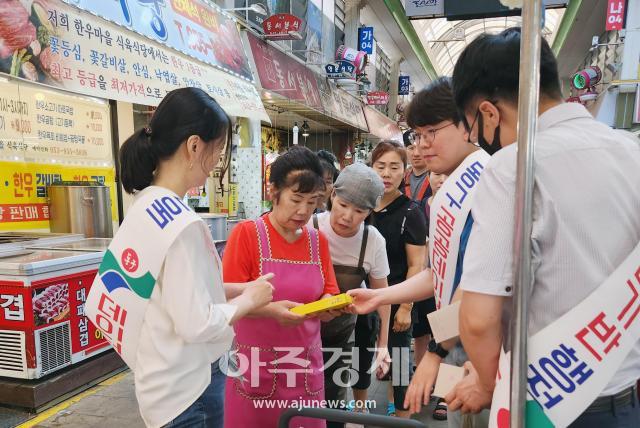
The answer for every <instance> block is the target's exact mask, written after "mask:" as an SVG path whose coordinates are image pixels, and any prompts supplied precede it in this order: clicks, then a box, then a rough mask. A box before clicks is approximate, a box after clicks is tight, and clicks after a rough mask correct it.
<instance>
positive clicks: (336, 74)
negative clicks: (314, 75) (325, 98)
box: [324, 61, 356, 79]
mask: <svg viewBox="0 0 640 428" xmlns="http://www.w3.org/2000/svg"><path fill="white" fill-rule="evenodd" d="M324 70H325V71H326V72H327V77H328V78H330V79H355V72H356V67H355V65H353V64H352V63H350V62H349V61H336V62H335V63H331V64H327V65H325V66H324Z"/></svg>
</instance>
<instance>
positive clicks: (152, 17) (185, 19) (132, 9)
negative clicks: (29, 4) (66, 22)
mask: <svg viewBox="0 0 640 428" xmlns="http://www.w3.org/2000/svg"><path fill="white" fill-rule="evenodd" d="M63 1H65V2H66V3H69V4H71V5H74V6H77V7H79V8H80V9H83V10H86V11H88V12H91V13H93V14H95V15H97V16H99V17H101V18H104V19H106V20H108V21H111V22H113V23H115V24H117V25H119V26H121V27H126V28H128V29H130V30H132V31H135V32H136V33H138V34H140V35H143V36H146V37H148V38H150V39H151V40H154V41H156V42H159V43H163V44H165V45H167V46H169V47H171V48H173V49H175V50H177V51H179V52H182V53H183V54H185V55H189V56H190V57H192V58H195V59H197V60H200V61H203V62H205V63H207V64H211V65H213V66H215V67H218V68H220V69H222V70H224V71H226V72H228V73H231V74H234V75H237V76H239V77H242V78H244V79H247V80H249V81H253V76H252V74H251V68H250V66H249V61H248V59H247V55H246V53H245V51H244V47H243V45H242V41H241V40H240V32H239V31H238V27H237V25H236V22H235V21H234V20H233V19H232V18H231V16H229V15H227V14H226V13H225V12H223V11H222V10H221V9H220V8H219V7H218V6H217V5H215V4H213V3H210V2H208V1H203V0H120V1H105V0H63ZM35 3H36V4H38V2H35ZM70 22H73V24H74V26H75V28H76V29H77V28H80V29H79V31H80V32H86V31H88V32H91V30H92V27H89V28H88V29H87V27H86V26H85V27H84V28H83V27H82V26H81V25H80V26H79V25H78V24H76V23H75V21H70Z"/></svg>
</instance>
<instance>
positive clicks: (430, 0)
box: [404, 0, 444, 18]
mask: <svg viewBox="0 0 640 428" xmlns="http://www.w3.org/2000/svg"><path fill="white" fill-rule="evenodd" d="M404 9H405V11H406V13H407V17H409V18H411V17H418V16H419V17H423V16H442V15H444V0H405V2H404Z"/></svg>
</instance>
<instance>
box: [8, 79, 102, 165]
mask: <svg viewBox="0 0 640 428" xmlns="http://www.w3.org/2000/svg"><path fill="white" fill-rule="evenodd" d="M2 159H4V160H11V161H26V162H43V163H50V162H51V161H57V162H60V163H65V164H76V165H94V166H95V165H100V166H112V165H113V156H112V150H111V137H110V116H109V104H107V102H105V101H102V100H97V99H90V98H86V97H81V96H74V95H70V94H65V93H62V92H59V91H53V90H50V89H47V88H46V87H42V86H37V85H30V84H27V83H18V82H17V81H8V80H6V79H5V80H0V160H2Z"/></svg>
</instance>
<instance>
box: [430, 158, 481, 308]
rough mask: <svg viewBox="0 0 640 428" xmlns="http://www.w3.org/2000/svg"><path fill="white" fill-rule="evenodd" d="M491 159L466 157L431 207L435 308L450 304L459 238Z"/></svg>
mask: <svg viewBox="0 0 640 428" xmlns="http://www.w3.org/2000/svg"><path fill="white" fill-rule="evenodd" d="M489 159H491V156H489V155H488V154H487V152H485V151H484V150H477V151H475V152H473V153H471V154H470V155H469V156H467V157H466V158H465V160H464V161H462V163H461V164H460V165H458V167H457V168H456V169H455V171H453V173H452V174H451V175H449V177H448V178H447V180H446V181H445V182H444V184H443V185H442V187H441V188H440V190H439V191H438V193H437V194H436V196H435V197H434V198H433V203H432V204H431V213H430V217H429V218H430V221H429V256H430V259H431V275H432V277H433V288H434V295H435V298H436V307H437V309H441V308H442V307H443V306H446V305H448V304H449V303H450V302H451V298H452V297H453V292H454V290H453V281H454V279H455V275H456V266H457V264H458V250H459V248H460V236H461V235H462V230H463V228H464V224H465V222H466V221H467V217H468V216H469V211H470V210H471V204H472V202H473V197H474V195H475V190H476V189H477V187H478V182H479V180H480V173H481V172H482V171H483V170H484V167H485V165H486V164H487V162H488V161H489Z"/></svg>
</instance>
